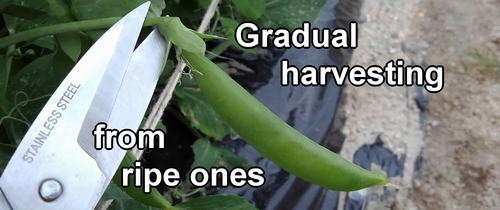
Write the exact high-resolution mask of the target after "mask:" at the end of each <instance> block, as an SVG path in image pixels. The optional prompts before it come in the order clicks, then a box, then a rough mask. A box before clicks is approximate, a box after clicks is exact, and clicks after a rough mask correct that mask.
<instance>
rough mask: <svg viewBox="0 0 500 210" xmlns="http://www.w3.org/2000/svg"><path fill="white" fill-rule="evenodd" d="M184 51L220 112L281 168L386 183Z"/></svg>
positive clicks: (354, 185) (311, 176)
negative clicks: (299, 129) (283, 118)
mask: <svg viewBox="0 0 500 210" xmlns="http://www.w3.org/2000/svg"><path fill="white" fill-rule="evenodd" d="M181 56H182V57H183V59H184V60H185V61H186V63H187V65H188V66H189V67H190V68H191V69H192V70H195V71H193V73H192V74H193V76H194V78H195V79H196V81H197V83H198V85H199V87H200V89H201V92H202V94H203V95H204V97H205V98H206V100H207V101H208V102H209V103H210V104H211V105H212V106H213V108H214V109H215V110H216V112H217V113H218V114H219V115H220V116H221V117H222V118H223V119H224V120H225V121H226V122H227V123H228V124H229V125H230V126H231V128H233V129H234V131H236V133H238V134H239V135H240V136H241V137H242V138H243V139H244V140H245V141H246V142H247V143H248V144H250V145H251V146H252V147H254V148H255V149H256V150H257V151H258V152H259V153H260V154H262V155H263V156H264V157H266V158H268V159H269V160H271V161H273V162H274V163H275V164H277V165H278V166H280V167H281V168H282V169H284V170H286V171H288V172H289V173H292V174H294V175H296V176H297V177H300V178H301V179H303V180H305V181H308V182H310V183H313V184H316V185H318V186H321V187H323V188H326V189H330V190H336V191H355V190H360V189H363V188H368V187H373V186H376V185H387V176H386V175H385V174H383V173H381V172H376V171H368V170H365V169H363V168H361V167H359V166H358V165H356V164H354V163H351V162H349V161H348V160H346V159H344V158H342V157H341V156H339V155H337V154H335V153H333V152H331V151H330V150H328V149H326V148H324V147H322V146H321V145H319V144H317V143H316V142H314V141H312V140H310V139H309V138H307V137H306V136H304V135H302V134H301V133H300V132H298V131H297V130H295V129H294V128H292V127H291V126H289V125H288V124H286V123H285V122H284V121H283V120H281V119H280V118H279V117H277V116H276V115H275V114H274V113H272V112H271V111H270V110H269V109H268V108H267V107H265V106H264V105H263V104H262V103H260V102H259V101H258V100H257V99H255V98H254V97H253V96H252V95H250V94H249V93H248V92H247V91H246V90H245V89H244V88H243V87H241V86H240V85H239V84H238V83H236V82H235V81H234V80H233V79H232V78H231V77H229V76H228V75H227V74H226V73H225V72H224V71H222V70H221V69H220V68H219V67H218V66H217V65H215V64H214V63H212V62H211V61H210V60H209V59H208V58H206V57H205V56H204V55H200V54H197V53H192V52H189V51H183V52H182V55H181ZM196 71H198V72H196ZM200 73H201V74H200Z"/></svg>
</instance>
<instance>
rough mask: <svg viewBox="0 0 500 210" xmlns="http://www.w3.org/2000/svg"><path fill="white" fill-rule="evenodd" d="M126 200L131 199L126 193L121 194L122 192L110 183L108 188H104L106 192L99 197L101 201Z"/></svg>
mask: <svg viewBox="0 0 500 210" xmlns="http://www.w3.org/2000/svg"><path fill="white" fill-rule="evenodd" d="M110 199H114V200H127V199H132V198H131V197H130V196H129V195H127V193H125V192H123V190H122V189H121V188H120V187H118V186H117V185H116V184H115V183H114V182H110V183H109V185H108V187H107V188H106V191H104V194H103V195H102V197H101V201H106V200H110Z"/></svg>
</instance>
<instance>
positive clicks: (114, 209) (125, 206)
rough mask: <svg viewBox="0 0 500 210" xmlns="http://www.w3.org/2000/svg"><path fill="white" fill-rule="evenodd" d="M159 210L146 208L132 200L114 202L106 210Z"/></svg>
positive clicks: (150, 207)
mask: <svg viewBox="0 0 500 210" xmlns="http://www.w3.org/2000/svg"><path fill="white" fill-rule="evenodd" d="M130 209H133V210H160V209H158V208H155V207H152V206H146V205H144V204H142V203H139V202H137V201H135V200H134V199H122V200H114V201H113V203H111V205H109V207H108V208H107V210H130Z"/></svg>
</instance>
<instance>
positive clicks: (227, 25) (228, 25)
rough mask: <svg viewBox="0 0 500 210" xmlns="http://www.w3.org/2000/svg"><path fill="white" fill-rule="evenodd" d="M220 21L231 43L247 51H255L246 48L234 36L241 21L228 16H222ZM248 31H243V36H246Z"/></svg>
mask: <svg viewBox="0 0 500 210" xmlns="http://www.w3.org/2000/svg"><path fill="white" fill-rule="evenodd" d="M220 23H221V24H222V30H223V32H224V34H225V35H226V36H227V38H228V39H229V41H230V42H231V44H232V45H233V46H235V47H237V48H238V49H240V50H243V51H246V52H253V50H252V49H246V48H243V47H241V46H240V45H239V44H238V42H236V38H235V36H234V32H235V31H236V28H237V27H238V25H239V23H238V22H237V21H236V20H234V19H231V18H226V17H221V18H220ZM247 33H248V31H243V37H246V34H247Z"/></svg>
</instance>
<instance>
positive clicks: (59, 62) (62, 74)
mask: <svg viewBox="0 0 500 210" xmlns="http://www.w3.org/2000/svg"><path fill="white" fill-rule="evenodd" d="M59 38H61V36H57V38H56V39H59ZM62 46H63V45H62V44H61V45H56V53H55V54H54V59H53V62H52V66H53V67H54V77H55V79H56V80H57V81H58V83H60V82H62V81H63V80H64V78H66V76H67V75H68V73H69V72H70V71H71V69H73V67H74V66H75V60H73V59H72V58H70V57H69V54H68V53H67V52H64V51H63V50H62Z"/></svg>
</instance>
